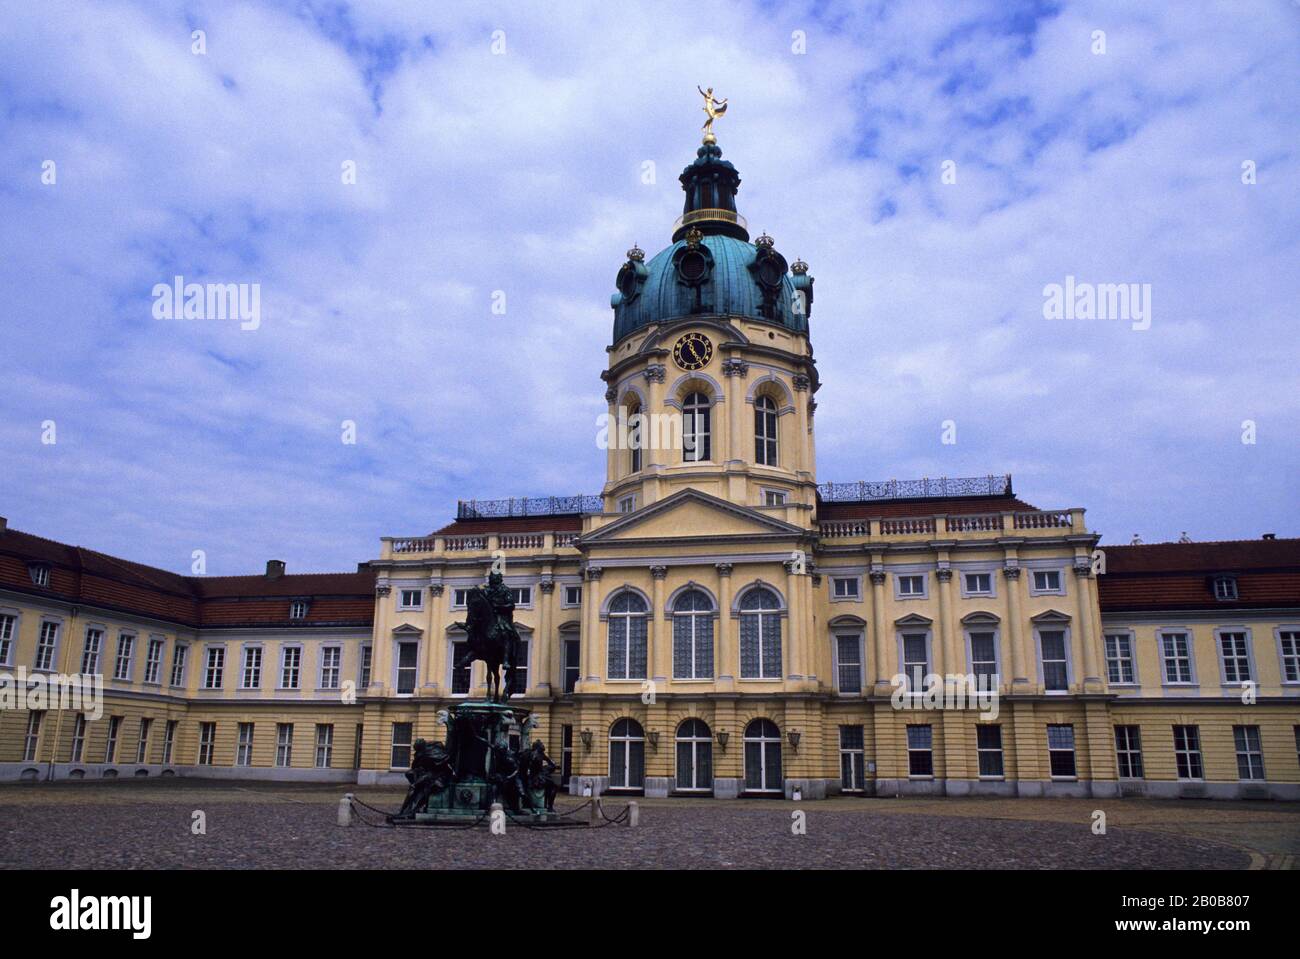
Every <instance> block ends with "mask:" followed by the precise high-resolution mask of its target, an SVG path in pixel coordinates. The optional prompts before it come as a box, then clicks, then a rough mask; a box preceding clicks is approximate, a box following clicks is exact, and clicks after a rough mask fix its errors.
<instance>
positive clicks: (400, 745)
mask: <svg viewBox="0 0 1300 959" xmlns="http://www.w3.org/2000/svg"><path fill="white" fill-rule="evenodd" d="M388 765H389V767H390V768H392V769H406V768H407V767H409V766H410V765H411V724H410V723H393V749H392V753H391V755H390V757H389V761H388Z"/></svg>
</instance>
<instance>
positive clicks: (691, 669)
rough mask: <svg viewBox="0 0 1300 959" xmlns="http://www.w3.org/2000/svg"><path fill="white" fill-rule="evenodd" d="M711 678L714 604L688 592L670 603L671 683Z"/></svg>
mask: <svg viewBox="0 0 1300 959" xmlns="http://www.w3.org/2000/svg"><path fill="white" fill-rule="evenodd" d="M712 678H713V603H712V602H711V601H710V600H709V597H708V596H707V595H706V594H704V593H703V592H701V591H700V590H698V589H688V590H686V592H684V593H682V594H681V595H680V596H678V597H677V601H676V602H675V603H673V679H712Z"/></svg>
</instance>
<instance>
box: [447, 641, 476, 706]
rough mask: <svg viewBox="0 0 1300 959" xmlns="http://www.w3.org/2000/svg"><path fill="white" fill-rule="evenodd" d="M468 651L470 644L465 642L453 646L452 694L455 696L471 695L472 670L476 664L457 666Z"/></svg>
mask: <svg viewBox="0 0 1300 959" xmlns="http://www.w3.org/2000/svg"><path fill="white" fill-rule="evenodd" d="M467 649H469V643H468V642H466V641H464V640H461V641H460V642H455V643H452V644H451V694H452V695H453V696H468V695H469V687H470V680H471V673H470V670H472V669H473V668H474V664H473V663H470V664H468V665H466V666H457V665H456V664H457V663H458V662H460V658H461V657H462V656H464V655H465V651H466V650H467Z"/></svg>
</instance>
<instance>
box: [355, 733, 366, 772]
mask: <svg viewBox="0 0 1300 959" xmlns="http://www.w3.org/2000/svg"><path fill="white" fill-rule="evenodd" d="M365 731H366V727H365V726H363V725H362V724H361V723H357V740H356V743H355V744H354V745H353V747H352V768H353V769H360V768H361V743H362V742H363V741H364V739H365V737H364V736H363V735H362V734H363V733H364V732H365Z"/></svg>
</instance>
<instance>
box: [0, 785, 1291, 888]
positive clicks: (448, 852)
mask: <svg viewBox="0 0 1300 959" xmlns="http://www.w3.org/2000/svg"><path fill="white" fill-rule="evenodd" d="M346 791H348V787H344V786H314V785H313V786H284V785H272V784H243V783H239V784H234V783H219V782H211V781H208V782H204V781H200V780H185V779H176V780H170V781H158V780H155V781H154V782H151V783H137V782H130V781H127V782H118V783H58V784H38V785H31V784H24V785H7V786H2V787H0V868H37V869H41V868H70V869H94V868H213V867H221V868H262V869H275V868H293V867H304V868H348V869H357V868H360V869H366V868H403V867H409V868H441V867H450V866H460V867H466V866H468V867H484V868H494V867H499V866H514V865H520V864H526V865H530V866H534V867H541V868H548V867H549V868H592V867H597V868H617V869H623V868H647V867H649V868H686V869H702V868H703V869H707V868H726V867H729V866H735V867H753V868H765V867H784V868H813V869H832V868H864V867H865V868H895V869H898V868H908V869H912V868H915V869H934V868H940V869H972V868H987V867H999V868H1025V869H1037V868H1083V869H1097V868H1118V869H1165V868H1183V869H1244V868H1250V867H1253V868H1264V867H1270V866H1271V867H1273V868H1278V867H1283V868H1285V867H1287V866H1288V865H1292V864H1293V863H1294V860H1295V858H1296V853H1297V852H1300V804H1295V803H1263V802H1256V803H1252V802H1234V803H1227V802H1208V801H1206V802H1171V801H1158V800H1136V799H1128V800H1110V801H1104V802H1103V801H1097V800H998V799H919V798H918V799H879V800H863V799H847V798H841V799H833V800H827V801H822V802H804V803H798V804H796V803H790V802H755V801H748V802H746V801H737V802H720V801H715V800H642V801H640V807H641V808H640V813H641V816H640V818H641V823H640V825H639V826H638V827H637V828H636V829H629V828H627V827H626V826H622V825H611V826H606V827H602V828H598V829H571V830H568V829H566V830H547V831H540V830H527V829H523V828H520V827H519V826H517V825H514V824H510V825H509V826H508V828H507V833H506V835H505V836H494V835H492V834H490V833H489V832H488V830H487V829H486V828H482V827H480V828H479V829H471V830H456V831H451V830H445V829H400V830H398V829H380V828H373V829H372V828H367V827H366V826H354V827H353V828H350V829H341V828H339V827H338V826H337V825H335V816H336V808H337V803H338V799H339V797H340V796H341V795H342V794H343V793H344V792H346ZM354 791H356V793H357V796H358V798H360V799H362V800H364V801H366V802H369V803H371V804H373V805H375V806H378V807H381V808H394V807H395V806H397V805H398V804H399V803H400V801H401V794H402V791H401V790H400V789H359V790H354ZM576 805H577V801H575V800H572V799H569V798H568V797H562V798H561V800H560V807H561V808H562V809H563V808H573V807H575V806H576ZM608 805H609V808H610V813H611V815H612V814H613V813H614V812H616V811H617V810H619V809H621V808H622V805H623V803H622V802H621V801H615V800H610V801H609V802H608ZM1098 808H1100V809H1102V810H1103V811H1105V812H1106V815H1107V827H1108V828H1107V834H1106V835H1105V836H1097V835H1094V834H1093V833H1092V831H1091V828H1090V826H1091V822H1092V818H1091V817H1092V812H1093V810H1094V809H1098ZM195 810H202V811H203V812H204V813H205V815H206V821H207V833H206V835H194V834H193V833H192V832H191V822H192V821H193V820H192V814H193V812H194V811H195ZM796 810H801V811H803V812H804V813H806V822H807V834H806V835H799V836H797V835H794V834H793V832H792V829H791V825H792V817H791V814H792V813H793V812H794V811H796ZM581 816H582V818H585V816H586V811H585V810H584V812H583V813H582V814H581ZM368 818H371V819H375V820H377V819H378V818H379V817H377V816H374V815H372V814H368Z"/></svg>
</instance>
